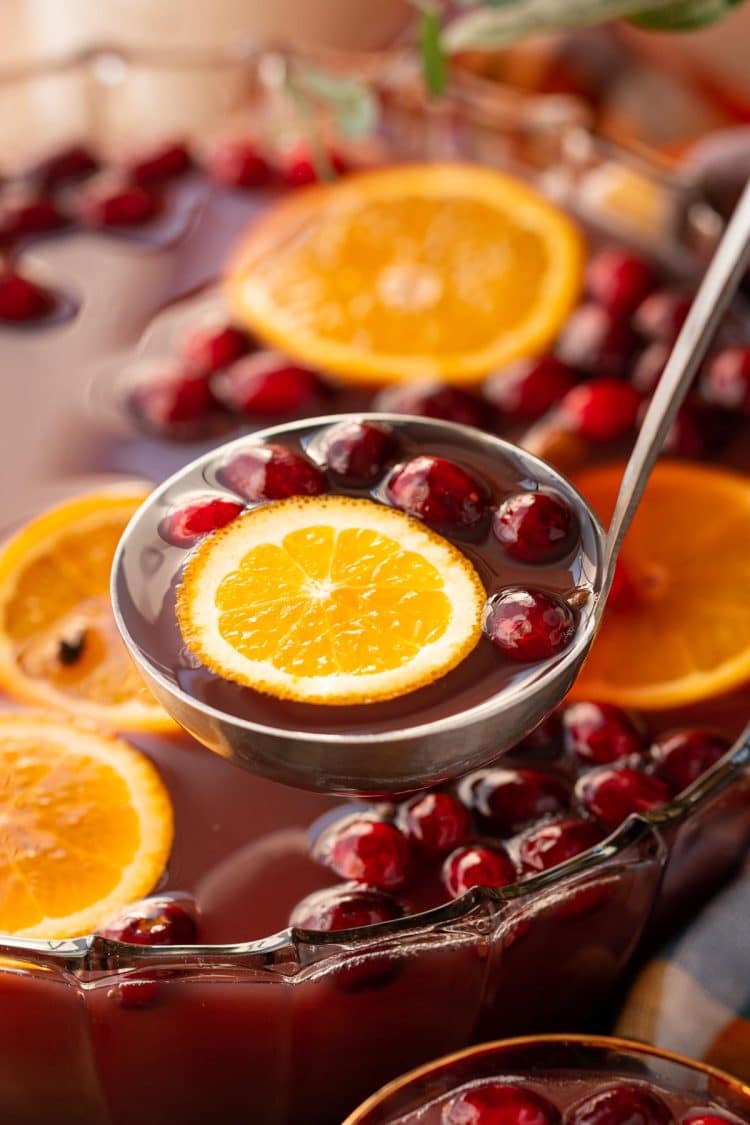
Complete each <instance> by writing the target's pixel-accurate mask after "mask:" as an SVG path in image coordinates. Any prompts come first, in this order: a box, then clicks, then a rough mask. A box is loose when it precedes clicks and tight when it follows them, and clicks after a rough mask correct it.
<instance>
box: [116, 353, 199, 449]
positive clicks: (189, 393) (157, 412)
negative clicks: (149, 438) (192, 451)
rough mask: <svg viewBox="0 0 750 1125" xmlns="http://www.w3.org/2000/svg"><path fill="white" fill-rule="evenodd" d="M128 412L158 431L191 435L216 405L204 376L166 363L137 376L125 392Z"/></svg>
mask: <svg viewBox="0 0 750 1125" xmlns="http://www.w3.org/2000/svg"><path fill="white" fill-rule="evenodd" d="M128 405H129V408H130V411H131V413H132V414H133V415H134V416H135V417H136V419H137V420H138V421H139V422H140V423H141V424H142V425H144V426H145V427H146V428H147V429H150V430H153V431H154V432H155V433H157V434H170V435H172V436H175V437H177V436H184V437H186V438H190V437H193V436H194V435H195V434H196V433H198V432H199V431H200V429H201V427H202V426H203V424H204V423H205V422H206V420H207V419H208V417H209V416H210V414H211V413H212V411H215V410H216V408H217V403H216V399H215V398H214V396H213V394H212V393H211V388H210V387H209V385H208V380H207V379H206V377H205V376H204V375H198V374H195V373H194V372H192V371H189V370H188V371H186V370H185V369H184V368H182V367H179V366H176V367H175V366H170V365H166V366H164V367H163V368H161V369H157V370H154V371H153V372H151V373H150V374H149V375H148V377H145V376H144V377H142V378H140V379H139V380H138V381H137V382H136V383H135V385H134V386H133V388H132V389H131V391H130V394H129V395H128Z"/></svg>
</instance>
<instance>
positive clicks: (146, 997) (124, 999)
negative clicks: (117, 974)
mask: <svg viewBox="0 0 750 1125" xmlns="http://www.w3.org/2000/svg"><path fill="white" fill-rule="evenodd" d="M162 993H163V986H162V985H161V984H160V983H159V981H158V980H130V979H128V980H124V981H121V982H120V983H119V984H116V985H115V986H114V988H111V989H110V990H109V992H108V993H107V998H108V999H109V1000H116V1001H117V1003H118V1004H119V1005H120V1007H121V1008H125V1009H126V1010H127V1011H143V1010H144V1009H146V1008H153V1007H154V1006H155V1005H156V1004H158V1002H159V1000H160V999H161V997H162Z"/></svg>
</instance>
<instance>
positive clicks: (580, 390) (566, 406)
mask: <svg viewBox="0 0 750 1125" xmlns="http://www.w3.org/2000/svg"><path fill="white" fill-rule="evenodd" d="M640 406H641V396H640V395H639V394H638V392H637V391H636V390H635V388H634V387H631V386H630V384H629V383H623V382H621V381H620V380H619V379H592V381H591V382H590V383H583V384H582V385H581V386H579V387H574V388H573V390H572V391H569V392H568V394H566V396H565V398H564V399H563V400H562V402H560V403H559V405H558V407H557V409H558V411H559V413H560V416H561V417H562V418H563V419H564V420H565V421H566V422H567V424H568V425H569V426H570V427H571V429H572V430H573V431H574V432H575V433H576V434H578V435H579V436H580V437H582V438H585V439H586V440H587V441H614V439H615V438H620V437H625V435H626V434H628V433H630V431H631V430H632V429H633V427H634V426H635V424H636V421H637V420H638V412H639V410H640Z"/></svg>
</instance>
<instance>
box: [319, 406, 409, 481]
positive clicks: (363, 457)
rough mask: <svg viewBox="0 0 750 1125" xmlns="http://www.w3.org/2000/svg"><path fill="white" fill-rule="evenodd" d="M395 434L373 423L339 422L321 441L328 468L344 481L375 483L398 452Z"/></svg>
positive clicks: (330, 427) (321, 450) (329, 429)
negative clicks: (396, 451)
mask: <svg viewBox="0 0 750 1125" xmlns="http://www.w3.org/2000/svg"><path fill="white" fill-rule="evenodd" d="M395 446H396V443H395V440H394V437H393V434H392V433H391V432H390V431H389V430H386V429H384V428H383V427H382V426H376V425H375V424H374V423H373V422H356V421H352V422H337V423H336V424H335V425H333V426H329V428H328V429H327V430H326V431H325V433H324V435H323V438H322V440H321V443H320V453H321V456H322V458H323V460H324V462H325V463H326V465H327V466H328V471H329V473H331V474H332V475H333V476H335V477H336V478H337V479H338V480H339V481H341V483H342V484H349V485H363V484H372V483H373V481H376V480H377V479H378V477H380V476H382V474H383V472H384V470H385V467H386V465H387V463H388V461H389V460H390V458H391V457H392V456H393V454H394V452H395Z"/></svg>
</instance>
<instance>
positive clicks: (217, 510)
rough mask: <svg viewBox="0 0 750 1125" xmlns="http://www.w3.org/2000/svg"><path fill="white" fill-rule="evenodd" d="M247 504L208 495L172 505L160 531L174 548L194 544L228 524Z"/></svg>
mask: <svg viewBox="0 0 750 1125" xmlns="http://www.w3.org/2000/svg"><path fill="white" fill-rule="evenodd" d="M244 510H245V509H244V506H243V505H242V504H238V503H237V501H236V500H225V499H222V498H221V497H212V496H206V497H203V498H201V499H197V500H192V501H188V502H186V503H185V504H180V505H179V506H178V507H175V508H171V509H170V511H168V512H167V514H166V516H165V517H164V519H163V520H162V521H161V523H160V524H159V534H160V535H161V537H162V539H166V541H167V543H171V544H172V545H173V546H174V547H192V546H193V545H194V544H195V543H197V542H198V540H199V539H202V538H203V536H204V535H209V534H210V533H211V532H212V531H217V530H218V528H220V527H225V526H226V524H228V523H230V522H231V521H232V520H233V519H236V518H237V516H238V515H239V514H240V512H243V511H244Z"/></svg>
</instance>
